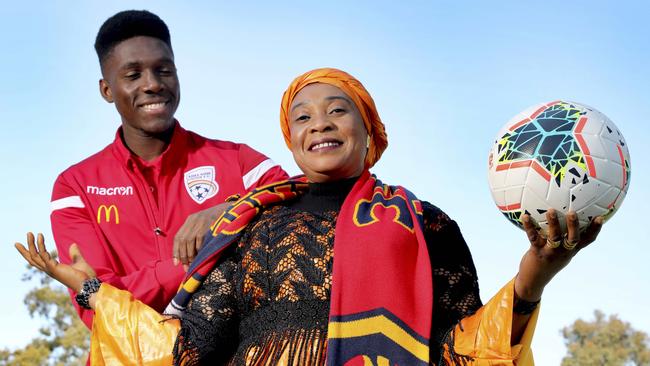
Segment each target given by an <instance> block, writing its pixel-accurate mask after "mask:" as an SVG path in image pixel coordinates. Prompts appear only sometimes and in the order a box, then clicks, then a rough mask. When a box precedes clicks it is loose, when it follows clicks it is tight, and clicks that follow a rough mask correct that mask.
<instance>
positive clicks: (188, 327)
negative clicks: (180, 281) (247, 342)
mask: <svg viewBox="0 0 650 366" xmlns="http://www.w3.org/2000/svg"><path fill="white" fill-rule="evenodd" d="M235 269H236V260H235V258H233V255H229V256H228V259H226V260H225V261H223V262H222V263H221V264H219V265H218V266H217V267H216V268H215V269H214V270H213V271H212V272H211V273H210V274H209V276H208V278H206V279H205V281H204V282H203V284H202V285H201V288H199V290H198V291H197V292H196V293H195V294H194V296H192V299H191V300H190V303H189V304H188V307H187V309H186V310H185V312H184V313H183V315H182V316H181V329H180V331H179V333H178V337H177V338H176V344H175V345H174V352H173V353H174V365H184V366H187V365H199V364H210V365H212V364H224V363H225V362H226V361H227V360H228V358H229V357H230V356H231V355H232V354H233V353H234V351H235V349H236V346H237V329H238V328H237V324H236V322H237V316H236V306H237V303H236V298H235V288H234V281H233V276H234V272H235Z"/></svg>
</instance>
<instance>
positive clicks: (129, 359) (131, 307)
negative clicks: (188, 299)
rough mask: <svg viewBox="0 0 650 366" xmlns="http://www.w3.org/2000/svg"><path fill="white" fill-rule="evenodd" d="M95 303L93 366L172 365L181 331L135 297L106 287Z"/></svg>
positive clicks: (174, 323) (92, 341)
mask: <svg viewBox="0 0 650 366" xmlns="http://www.w3.org/2000/svg"><path fill="white" fill-rule="evenodd" d="M95 296H97V298H96V302H95V304H96V305H95V317H94V319H93V328H92V334H91V337H90V364H91V365H92V366H113V365H116V366H117V365H147V366H163V365H171V364H172V359H173V357H172V349H173V348H174V341H175V340H176V335H177V334H178V329H179V328H180V323H179V321H178V320H177V319H167V317H165V316H163V315H161V314H159V313H158V312H157V311H155V310H153V309H152V308H150V307H149V306H147V305H145V304H143V303H141V302H140V301H138V300H136V299H134V298H133V296H132V295H131V293H129V292H127V291H123V290H118V289H116V288H115V287H113V286H111V285H109V284H107V283H102V286H101V287H100V288H99V291H98V292H97V294H96V295H95Z"/></svg>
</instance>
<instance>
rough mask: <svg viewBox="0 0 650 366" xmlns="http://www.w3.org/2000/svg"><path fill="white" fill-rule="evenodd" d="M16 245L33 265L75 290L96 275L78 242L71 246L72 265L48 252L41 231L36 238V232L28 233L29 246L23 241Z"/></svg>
mask: <svg viewBox="0 0 650 366" xmlns="http://www.w3.org/2000/svg"><path fill="white" fill-rule="evenodd" d="M15 247H16V249H18V252H19V253H20V255H22V256H23V258H25V260H26V261H27V263H29V264H30V265H31V266H32V267H36V268H38V270H40V271H42V272H45V273H46V274H47V275H48V276H50V277H52V278H53V279H55V280H57V281H59V282H60V283H62V284H63V285H65V286H66V287H68V288H70V289H72V290H73V291H75V292H78V291H79V290H80V289H81V287H82V284H83V281H85V280H86V279H88V278H91V277H95V271H94V270H93V269H92V267H90V265H88V263H87V262H86V260H85V259H84V258H83V257H82V256H81V253H80V252H79V248H78V247H77V245H76V244H72V245H71V246H70V258H72V261H73V264H72V265H68V264H63V263H60V262H59V261H57V260H56V259H55V258H52V256H51V255H50V253H48V252H47V248H45V239H44V238H43V234H41V233H39V234H38V237H37V238H36V239H35V238H34V234H32V233H27V248H25V246H24V245H23V244H21V243H16V244H15Z"/></svg>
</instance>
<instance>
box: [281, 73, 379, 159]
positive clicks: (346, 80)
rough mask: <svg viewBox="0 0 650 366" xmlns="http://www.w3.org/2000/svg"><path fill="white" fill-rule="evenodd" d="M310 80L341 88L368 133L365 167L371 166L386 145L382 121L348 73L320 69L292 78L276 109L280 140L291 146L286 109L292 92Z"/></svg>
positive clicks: (307, 83) (366, 96) (290, 100)
mask: <svg viewBox="0 0 650 366" xmlns="http://www.w3.org/2000/svg"><path fill="white" fill-rule="evenodd" d="M313 83H323V84H329V85H333V86H335V87H337V88H339V89H341V90H342V91H343V92H344V93H345V94H347V95H348V97H350V98H351V99H352V101H353V102H354V104H355V105H356V106H357V109H358V110H359V112H360V113H361V117H362V118H363V124H364V125H365V126H366V131H368V135H369V136H370V146H369V147H368V154H367V155H366V162H365V165H366V167H367V168H370V167H372V166H373V165H375V163H376V162H377V160H379V158H380V157H381V154H382V153H383V152H384V150H386V146H388V138H387V136H386V130H385V129H384V124H383V123H382V122H381V119H380V118H379V114H378V113H377V108H376V107H375V102H374V101H373V100H372V97H371V96H370V93H368V91H367V90H366V88H364V87H363V85H362V84H361V82H359V80H357V79H355V78H354V77H353V76H352V75H350V74H348V73H346V72H344V71H341V70H338V69H332V68H322V69H316V70H312V71H308V72H306V73H304V74H302V75H300V76H298V77H297V78H295V79H294V80H293V82H291V85H289V87H288V88H287V90H286V91H285V92H284V95H283V96H282V105H281V108H280V127H281V128H282V135H284V141H285V142H286V143H287V146H289V148H291V131H290V130H289V110H290V108H291V103H292V102H293V98H295V96H296V94H298V92H299V91H300V90H301V89H302V88H304V87H305V86H307V85H309V84H313Z"/></svg>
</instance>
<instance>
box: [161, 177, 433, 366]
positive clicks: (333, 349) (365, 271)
mask: <svg viewBox="0 0 650 366" xmlns="http://www.w3.org/2000/svg"><path fill="white" fill-rule="evenodd" d="M307 189H308V184H307V183H306V182H304V181H302V180H289V181H284V182H279V183H274V184H270V185H268V186H265V187H261V188H258V189H256V190H254V191H252V192H250V193H248V194H247V195H246V196H244V197H242V198H241V199H239V200H238V201H237V202H235V203H234V204H233V206H232V207H231V208H230V209H229V210H227V211H226V212H225V213H224V214H223V215H222V216H221V217H220V218H219V219H218V220H217V221H216V222H215V223H214V224H213V225H212V227H211V234H212V235H211V236H210V237H208V238H207V239H206V242H205V244H204V245H203V247H202V249H201V251H200V252H199V254H198V256H197V257H196V259H195V260H194V262H193V263H192V265H191V267H190V269H189V270H188V273H187V275H186V278H185V280H184V281H183V284H182V285H181V288H180V290H179V292H178V294H177V295H176V296H175V297H174V299H173V300H172V302H171V304H170V305H169V306H168V307H167V309H166V311H165V312H166V313H168V314H180V313H181V312H182V311H183V309H184V308H185V307H186V306H187V303H188V302H189V299H190V297H191V296H192V294H193V293H194V292H196V290H197V289H198V288H199V286H200V285H201V283H202V281H203V280H204V279H205V278H206V277H207V275H208V274H209V273H210V272H211V271H212V270H213V269H214V268H215V267H216V265H217V263H218V260H219V257H220V255H221V253H223V251H224V249H226V248H227V247H229V246H230V245H232V244H233V243H234V242H236V241H237V239H238V238H239V237H240V236H241V234H242V231H243V230H244V229H245V228H246V226H247V225H248V223H249V222H250V221H251V220H252V219H253V218H254V217H256V216H257V215H258V214H259V213H260V211H261V210H262V209H264V208H265V207H269V206H271V205H273V204H276V203H278V202H282V201H286V200H291V199H293V198H295V197H297V196H298V195H300V194H301V193H303V192H305V191H306V190H307ZM332 276H333V278H332V291H331V299H330V315H329V327H328V346H327V347H328V354H327V364H328V365H350V366H355V365H428V364H429V337H430V330H431V313H432V306H433V286H432V281H431V266H430V262H429V254H428V251H427V246H426V242H425V239H424V235H423V231H422V207H421V204H420V201H418V200H417V198H415V196H414V195H413V194H412V193H410V192H409V191H408V190H406V189H404V188H402V187H395V186H389V185H385V184H383V183H382V182H381V181H380V180H378V179H377V178H376V177H375V176H374V175H370V173H369V172H368V171H365V172H364V173H363V174H362V175H361V177H360V178H359V179H358V181H357V182H356V183H355V185H354V186H353V187H352V190H351V191H350V193H349V194H348V196H347V198H346V199H345V201H344V203H343V206H342V207H341V211H340V213H339V216H338V219H337V223H336V236H335V239H334V267H333V271H332Z"/></svg>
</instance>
